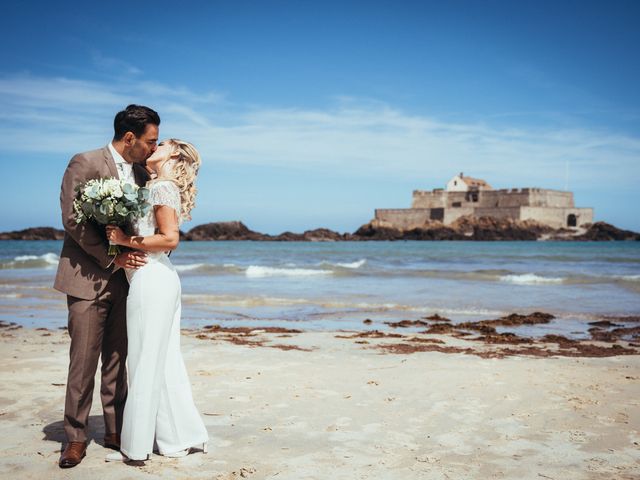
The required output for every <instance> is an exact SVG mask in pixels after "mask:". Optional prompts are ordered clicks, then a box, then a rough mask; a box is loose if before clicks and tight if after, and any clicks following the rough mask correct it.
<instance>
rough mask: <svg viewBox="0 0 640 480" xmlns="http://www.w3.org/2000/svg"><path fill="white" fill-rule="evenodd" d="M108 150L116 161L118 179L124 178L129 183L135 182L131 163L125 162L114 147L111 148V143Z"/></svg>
mask: <svg viewBox="0 0 640 480" xmlns="http://www.w3.org/2000/svg"><path fill="white" fill-rule="evenodd" d="M109 151H110V152H111V156H112V157H113V160H114V161H115V162H116V169H117V170H118V178H120V180H125V181H127V182H130V183H136V180H135V178H134V176H133V165H132V164H130V163H129V162H127V161H126V160H125V159H124V158H122V155H120V154H119V153H118V152H117V151H116V149H115V148H113V144H111V143H109Z"/></svg>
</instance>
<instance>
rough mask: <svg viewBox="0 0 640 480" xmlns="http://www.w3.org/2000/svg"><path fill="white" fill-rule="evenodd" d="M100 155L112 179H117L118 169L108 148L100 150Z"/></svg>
mask: <svg viewBox="0 0 640 480" xmlns="http://www.w3.org/2000/svg"><path fill="white" fill-rule="evenodd" d="M102 154H103V156H104V161H105V162H106V164H107V168H108V169H109V173H110V174H111V176H112V177H115V178H119V175H118V169H117V167H116V161H115V160H114V159H113V157H112V156H111V152H110V151H109V147H104V148H103V149H102Z"/></svg>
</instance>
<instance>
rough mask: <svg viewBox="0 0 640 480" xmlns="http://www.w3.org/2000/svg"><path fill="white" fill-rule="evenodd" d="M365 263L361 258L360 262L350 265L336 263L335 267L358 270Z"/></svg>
mask: <svg viewBox="0 0 640 480" xmlns="http://www.w3.org/2000/svg"><path fill="white" fill-rule="evenodd" d="M365 263H367V260H366V259H365V258H363V259H362V260H358V261H355V262H351V263H336V265H337V266H339V267H342V268H360V267H361V266H363V265H364V264H365Z"/></svg>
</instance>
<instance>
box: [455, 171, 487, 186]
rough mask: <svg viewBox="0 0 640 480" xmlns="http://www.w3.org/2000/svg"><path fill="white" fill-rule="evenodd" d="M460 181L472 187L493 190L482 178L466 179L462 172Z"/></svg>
mask: <svg viewBox="0 0 640 480" xmlns="http://www.w3.org/2000/svg"><path fill="white" fill-rule="evenodd" d="M460 179H461V180H462V181H463V182H464V183H466V184H467V185H468V186H470V187H483V188H487V189H490V188H491V185H489V184H488V183H487V182H486V181H485V180H483V179H481V178H473V177H465V176H464V175H463V174H462V172H461V173H460Z"/></svg>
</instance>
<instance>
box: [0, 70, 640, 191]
mask: <svg viewBox="0 0 640 480" xmlns="http://www.w3.org/2000/svg"><path fill="white" fill-rule="evenodd" d="M0 101H1V102H2V104H3V106H4V108H3V111H2V113H0V127H1V133H0V140H1V141H2V142H3V145H5V149H6V150H8V151H9V152H11V153H12V154H20V153H21V152H41V153H69V152H70V151H74V152H75V151H78V150H82V149H88V148H93V147H95V146H96V145H101V144H104V143H106V141H107V140H108V137H105V135H108V134H110V129H111V124H110V122H111V119H112V118H113V114H114V113H115V112H116V111H117V110H118V109H120V108H122V107H123V106H125V105H126V104H128V103H131V102H136V103H144V104H148V105H150V106H152V107H153V108H155V109H156V110H158V112H159V113H160V115H161V117H162V118H163V123H162V128H161V133H162V134H163V135H170V136H174V137H181V138H184V139H186V140H190V141H193V142H194V143H195V144H196V145H197V146H198V147H199V148H200V150H201V152H202V154H203V157H204V158H205V159H206V161H211V162H229V163H241V164H247V165H265V166H276V167H285V168H296V169H300V168H303V169H309V170H316V169H331V170H333V171H335V172H336V173H337V174H340V173H344V175H345V176H352V177H353V178H357V177H358V176H362V177H366V176H370V175H375V176H384V177H394V178H404V179H413V178H415V179H416V181H417V182H419V183H418V185H417V186H419V185H421V186H425V182H428V183H427V185H431V184H432V186H434V187H435V186H439V185H440V184H442V183H444V182H445V181H446V180H447V179H448V178H449V177H450V176H451V175H452V174H453V173H457V172H458V171H461V170H462V171H465V172H466V173H468V174H469V175H475V176H482V177H486V178H487V180H489V181H490V182H491V183H493V184H495V185H498V186H513V185H515V186H541V187H549V188H560V187H561V186H562V185H563V184H564V171H565V163H567V162H568V163H570V165H571V176H572V184H576V183H580V184H581V185H584V186H593V185H596V184H603V183H604V184H610V185H612V187H613V185H616V186H624V185H626V186H631V185H632V184H635V181H636V178H637V176H638V173H640V172H639V171H638V170H639V167H638V165H639V164H640V139H638V138H637V137H632V136H625V135H621V134H616V133H612V132H607V131H599V130H592V129H586V128H580V127H579V126H578V127H575V128H572V129H567V128H560V129H554V128H552V127H549V128H539V127H535V128H533V127H532V128H530V129H525V128H509V127H504V126H497V125H495V124H489V123H477V122H476V123H466V124H465V123H462V122H456V123H454V122H445V121H441V120H439V119H437V118H431V117H430V116H429V115H428V114H425V115H409V114H406V113H405V112H402V111H400V110H398V109H395V108H393V107H392V106H389V105H386V104H384V103H381V102H377V101H371V100H366V101H362V102H359V101H358V99H354V98H346V97H337V99H336V100H335V101H334V103H333V104H332V105H331V106H330V107H327V108H325V109H302V108H260V107H246V106H243V105H238V104H232V103H230V102H228V101H226V100H225V97H224V96H223V95H221V94H219V93H217V92H204V93H199V92H193V91H191V90H189V89H187V88H185V87H172V86H168V85H164V84H161V83H158V82H148V81H138V82H132V81H130V80H129V81H123V83H119V84H114V83H101V82H95V81H94V82H90V81H84V80H75V79H68V78H45V77H32V76H10V77H4V78H0ZM34 138H37V141H34V140H33V139H34ZM630 174H631V175H630Z"/></svg>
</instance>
